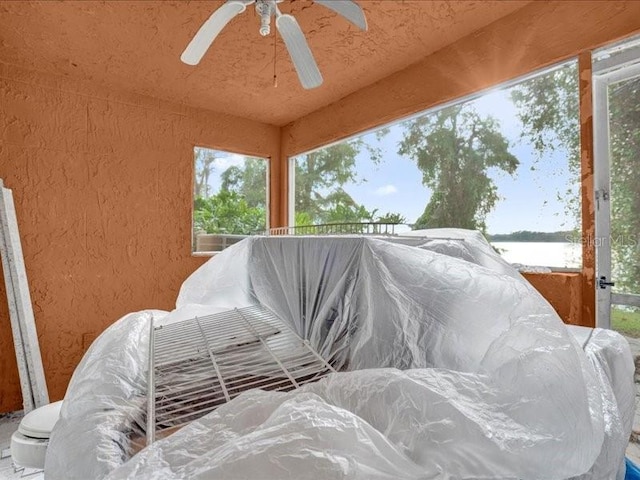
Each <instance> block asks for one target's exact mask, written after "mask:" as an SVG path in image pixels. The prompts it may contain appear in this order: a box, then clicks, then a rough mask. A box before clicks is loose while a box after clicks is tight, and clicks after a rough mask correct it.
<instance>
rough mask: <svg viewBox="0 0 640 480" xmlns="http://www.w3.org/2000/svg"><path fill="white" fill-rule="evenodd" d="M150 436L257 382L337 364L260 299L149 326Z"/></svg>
mask: <svg viewBox="0 0 640 480" xmlns="http://www.w3.org/2000/svg"><path fill="white" fill-rule="evenodd" d="M151 345H152V348H151V349H150V368H149V386H150V388H149V397H148V405H147V444H149V443H151V442H153V441H154V439H155V435H157V434H161V433H162V432H163V431H165V432H166V431H167V430H170V429H171V430H173V429H176V428H177V427H179V426H181V425H184V424H186V423H188V422H191V421H193V420H196V419H197V418H199V417H201V416H203V415H205V414H207V413H209V412H211V411H213V410H215V409H216V408H217V407H219V406H220V405H223V404H224V403H226V402H228V401H229V400H231V399H233V398H234V397H236V396H237V395H239V394H240V393H242V392H244V391H246V390H250V389H252V388H261V389H264V390H278V391H288V390H293V389H295V388H298V387H299V386H301V385H304V384H305V383H309V382H314V381H316V380H319V379H320V378H322V377H323V376H325V375H327V374H328V373H330V372H333V371H334V370H333V368H332V367H331V366H330V365H329V364H328V363H327V362H325V361H324V360H323V359H322V357H320V356H319V355H318V354H317V353H316V352H315V351H314V350H313V349H312V348H311V346H310V345H309V342H308V341H306V340H302V339H301V338H300V337H298V336H297V335H296V334H295V333H294V332H293V331H292V330H291V329H290V328H289V327H287V326H286V325H285V324H284V323H283V322H282V321H281V320H279V319H278V318H277V317H276V316H275V315H274V314H273V313H271V312H270V311H269V310H267V309H266V308H264V307H262V306H253V307H247V308H243V309H235V310H230V311H226V312H222V313H217V314H214V315H209V316H205V317H196V318H193V319H190V320H186V321H183V322H178V323H175V324H170V325H165V326H160V327H155V328H153V330H152V339H151Z"/></svg>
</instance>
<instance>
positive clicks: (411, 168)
mask: <svg viewBox="0 0 640 480" xmlns="http://www.w3.org/2000/svg"><path fill="white" fill-rule="evenodd" d="M474 104H475V107H476V110H477V111H478V113H480V115H481V116H485V115H491V116H492V117H494V118H495V119H496V120H498V122H499V124H500V127H501V131H502V133H503V135H504V136H505V137H506V138H507V140H508V141H509V145H510V147H509V151H510V152H511V153H512V154H513V155H515V156H516V158H518V160H519V161H520V165H519V167H518V169H517V171H516V173H515V174H514V176H513V177H512V176H511V175H509V174H507V173H505V172H501V171H499V170H498V169H492V170H491V171H490V176H491V177H492V178H493V179H494V181H495V183H496V185H497V187H498V194H499V195H500V197H501V200H500V201H499V202H498V203H497V205H496V206H495V207H494V210H493V211H492V212H491V213H490V214H489V216H488V217H487V227H488V232H489V233H491V234H496V233H510V232H515V231H519V230H531V231H543V232H551V231H557V230H568V229H570V228H572V226H573V225H572V219H571V217H570V216H569V215H566V214H565V212H564V205H563V204H562V203H561V202H559V201H558V200H557V194H558V192H564V191H565V190H566V189H567V187H568V186H569V174H568V160H567V155H566V152H564V151H556V152H555V153H553V154H551V155H547V156H545V157H544V158H541V159H539V158H538V155H537V153H535V152H534V150H533V148H532V147H531V145H529V144H528V143H527V142H526V141H523V140H521V139H520V131H521V129H522V126H521V123H520V122H519V120H518V118H517V115H516V108H515V106H514V105H513V103H512V102H511V101H510V99H509V94H508V91H505V90H498V91H493V92H490V93H488V94H486V95H484V96H483V97H481V98H479V99H478V100H476V101H475V102H474ZM364 139H365V141H367V142H368V143H370V144H373V145H377V146H379V147H380V148H381V149H382V150H383V161H382V162H381V163H380V165H379V166H376V165H374V164H373V163H372V162H371V161H370V160H369V158H368V155H367V152H366V151H363V152H361V153H360V154H359V155H358V157H357V159H356V168H357V171H358V172H359V174H360V176H361V178H362V179H364V181H361V182H360V183H357V184H350V185H347V186H345V190H346V191H347V192H348V193H349V194H350V195H351V196H352V197H353V199H354V200H355V201H356V202H358V203H361V204H363V205H364V206H365V207H366V208H367V209H369V210H371V209H374V208H377V209H378V213H381V214H383V213H387V212H398V213H401V214H402V215H404V216H405V218H406V219H407V222H408V223H413V222H415V221H416V219H417V218H418V217H419V216H420V215H421V214H422V212H423V211H424V208H425V206H426V205H427V203H428V201H429V197H430V195H431V191H430V190H429V189H428V188H427V187H425V186H424V185H423V184H422V173H421V172H420V170H418V168H417V166H416V164H415V162H414V161H412V160H411V159H409V158H406V157H402V156H400V155H398V153H397V151H398V144H399V142H400V141H401V139H402V127H401V126H399V125H395V126H392V127H391V129H390V132H389V134H388V135H386V136H385V137H384V138H383V139H382V140H381V141H379V142H378V141H377V140H376V138H375V135H374V134H373V133H370V134H368V135H365V137H364ZM532 167H534V169H533V170H532Z"/></svg>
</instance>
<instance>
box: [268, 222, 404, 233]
mask: <svg viewBox="0 0 640 480" xmlns="http://www.w3.org/2000/svg"><path fill="white" fill-rule="evenodd" d="M408 230H411V226H410V225H406V224H398V223H380V222H358V223H355V222H354V223H324V224H319V225H298V226H295V227H277V228H271V229H269V231H268V232H267V233H266V235H399V234H400V233H402V232H406V231H408Z"/></svg>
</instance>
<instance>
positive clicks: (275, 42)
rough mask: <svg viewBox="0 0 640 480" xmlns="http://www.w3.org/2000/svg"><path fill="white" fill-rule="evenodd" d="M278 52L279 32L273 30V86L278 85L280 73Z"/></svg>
mask: <svg viewBox="0 0 640 480" xmlns="http://www.w3.org/2000/svg"><path fill="white" fill-rule="evenodd" d="M277 53H278V33H277V32H276V30H275V29H274V30H273V88H277V87H278V73H277V70H276V57H277Z"/></svg>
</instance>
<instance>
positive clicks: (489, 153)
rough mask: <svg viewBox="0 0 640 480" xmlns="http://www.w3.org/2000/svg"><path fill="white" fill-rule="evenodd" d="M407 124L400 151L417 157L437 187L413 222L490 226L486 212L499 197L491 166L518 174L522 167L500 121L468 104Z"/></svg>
mask: <svg viewBox="0 0 640 480" xmlns="http://www.w3.org/2000/svg"><path fill="white" fill-rule="evenodd" d="M404 127H405V131H404V134H403V139H402V141H401V142H400V145H399V150H398V153H399V154H401V155H405V156H407V157H410V158H412V159H413V160H414V161H415V162H416V164H417V166H418V168H419V169H420V171H421V172H422V183H423V184H424V185H425V186H427V187H429V188H430V189H431V191H432V195H431V198H430V199H429V202H428V204H427V206H426V207H425V209H424V213H423V214H422V215H421V216H420V218H419V219H418V220H417V221H416V224H415V225H414V228H416V229H419V228H437V227H459V228H468V229H474V230H475V229H478V230H481V231H485V230H486V225H485V219H486V216H487V214H488V213H489V212H490V211H491V209H492V208H493V207H494V206H495V204H496V202H497V201H498V199H499V196H498V192H497V187H496V185H495V184H494V182H493V180H492V179H491V178H489V176H488V175H487V170H488V169H489V168H498V169H500V170H503V171H505V172H507V173H509V174H513V173H515V171H516V168H517V167H518V159H517V158H516V157H514V156H513V155H512V154H511V153H509V143H508V141H507V139H506V138H505V137H504V136H503V135H502V134H501V133H500V131H499V129H498V124H497V122H496V121H495V120H494V119H493V118H491V117H487V118H481V117H480V115H479V114H478V113H477V112H476V111H475V110H474V109H473V107H472V106H471V105H469V104H465V105H453V106H451V107H446V108H443V109H441V110H439V111H437V112H436V113H432V114H428V115H424V116H421V117H418V118H416V119H415V120H411V121H409V122H407V123H405V124H404Z"/></svg>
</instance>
